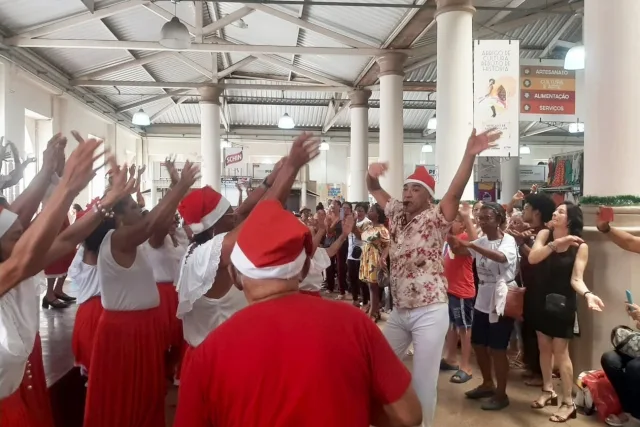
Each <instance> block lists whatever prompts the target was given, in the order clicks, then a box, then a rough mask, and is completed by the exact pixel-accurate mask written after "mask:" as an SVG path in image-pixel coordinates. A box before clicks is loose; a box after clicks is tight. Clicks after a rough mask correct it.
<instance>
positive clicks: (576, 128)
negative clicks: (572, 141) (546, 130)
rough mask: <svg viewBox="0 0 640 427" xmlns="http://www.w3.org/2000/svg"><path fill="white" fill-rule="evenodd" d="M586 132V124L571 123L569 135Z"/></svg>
mask: <svg viewBox="0 0 640 427" xmlns="http://www.w3.org/2000/svg"><path fill="white" fill-rule="evenodd" d="M582 132H584V123H581V122H575V123H569V133H582Z"/></svg>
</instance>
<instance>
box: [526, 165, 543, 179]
mask: <svg viewBox="0 0 640 427" xmlns="http://www.w3.org/2000/svg"><path fill="white" fill-rule="evenodd" d="M546 179H547V166H545V165H520V182H544V181H545V180H546Z"/></svg>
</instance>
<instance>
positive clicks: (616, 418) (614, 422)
mask: <svg viewBox="0 0 640 427" xmlns="http://www.w3.org/2000/svg"><path fill="white" fill-rule="evenodd" d="M604 422H605V423H606V424H607V425H608V426H611V427H622V426H623V425H625V424H626V423H628V422H629V417H628V416H627V414H625V413H624V412H623V413H622V414H618V415H616V414H611V415H609V416H608V417H607V419H605V420H604Z"/></svg>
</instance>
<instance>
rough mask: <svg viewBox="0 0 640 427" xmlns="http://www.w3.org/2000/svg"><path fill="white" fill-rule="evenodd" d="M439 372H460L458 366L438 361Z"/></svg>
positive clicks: (442, 360) (441, 360)
mask: <svg viewBox="0 0 640 427" xmlns="http://www.w3.org/2000/svg"><path fill="white" fill-rule="evenodd" d="M440 370H441V371H458V370H460V366H458V365H452V364H450V363H448V362H447V361H446V360H444V359H440Z"/></svg>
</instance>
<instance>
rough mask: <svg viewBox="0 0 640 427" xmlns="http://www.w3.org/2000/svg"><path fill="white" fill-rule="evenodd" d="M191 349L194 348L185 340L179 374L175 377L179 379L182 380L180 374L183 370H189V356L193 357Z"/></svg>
mask: <svg viewBox="0 0 640 427" xmlns="http://www.w3.org/2000/svg"><path fill="white" fill-rule="evenodd" d="M193 350H194V348H193V347H191V346H190V345H189V344H188V343H187V342H186V341H185V346H184V351H183V352H182V364H181V365H180V366H181V370H180V373H179V374H180V376H179V377H177V378H178V379H179V380H181V381H182V374H183V372H188V371H189V364H190V363H191V358H192V357H193Z"/></svg>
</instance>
